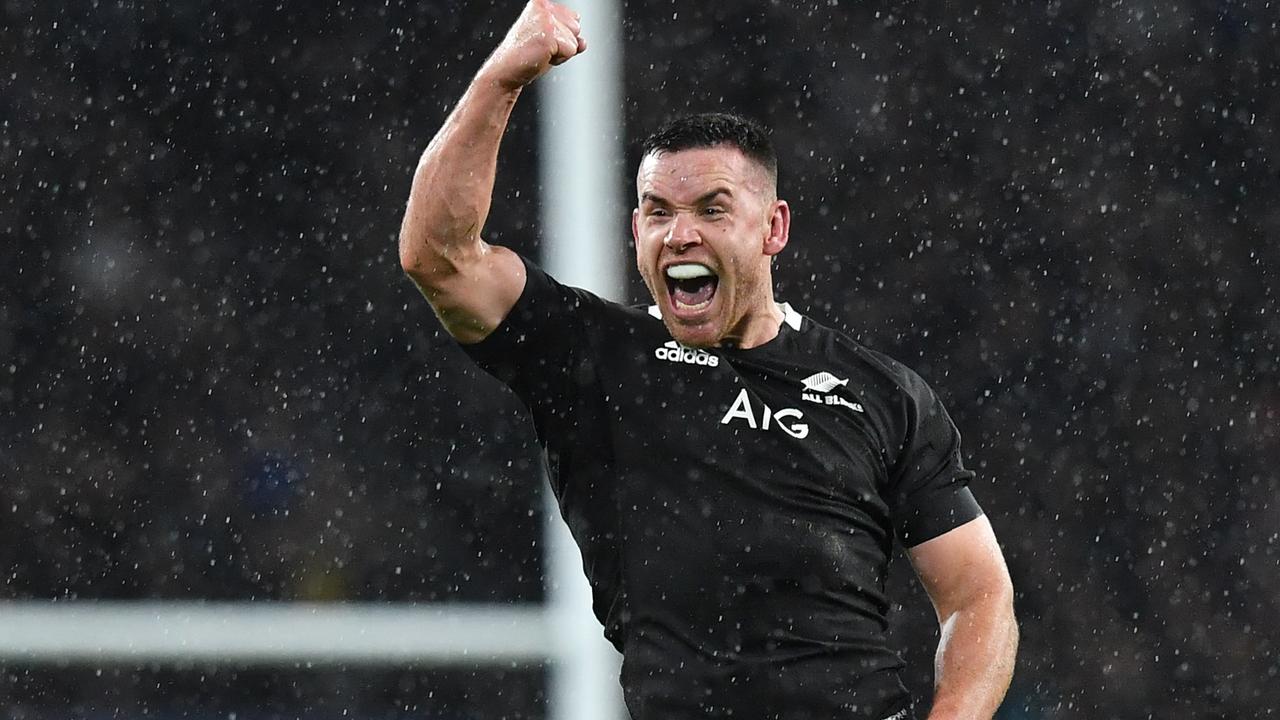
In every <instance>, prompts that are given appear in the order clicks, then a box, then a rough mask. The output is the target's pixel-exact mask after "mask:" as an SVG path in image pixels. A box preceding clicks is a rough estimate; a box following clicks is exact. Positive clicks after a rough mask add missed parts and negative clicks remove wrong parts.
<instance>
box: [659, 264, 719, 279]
mask: <svg viewBox="0 0 1280 720" xmlns="http://www.w3.org/2000/svg"><path fill="white" fill-rule="evenodd" d="M667 277H669V278H671V279H672V280H692V279H694V278H700V277H715V273H713V272H711V268H709V267H707V266H706V265H703V264H701V263H682V264H680V265H672V266H671V267H668V268H667Z"/></svg>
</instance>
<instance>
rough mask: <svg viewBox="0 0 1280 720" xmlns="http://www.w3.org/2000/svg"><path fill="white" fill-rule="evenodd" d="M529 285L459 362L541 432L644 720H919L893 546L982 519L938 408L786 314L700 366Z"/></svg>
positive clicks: (622, 314) (584, 305) (916, 389)
mask: <svg viewBox="0 0 1280 720" xmlns="http://www.w3.org/2000/svg"><path fill="white" fill-rule="evenodd" d="M526 266H527V269H528V281H527V283H526V286H525V289H524V292H523V294H522V295H521V297H520V299H519V300H518V301H517V303H516V305H515V306H514V307H513V308H512V310H511V312H510V313H509V314H508V316H507V318H506V319H505V320H504V321H503V323H502V325H501V326H500V327H499V328H498V329H496V330H495V331H494V332H493V333H492V334H491V335H490V336H489V337H487V338H486V339H485V340H483V341H482V342H480V343H477V344H473V345H464V346H463V348H464V350H465V351H466V352H467V353H468V354H469V355H470V356H471V357H472V358H473V359H474V360H475V361H476V362H477V363H478V364H479V365H480V366H481V367H482V368H484V369H485V370H487V371H488V372H490V373H491V374H493V375H494V376H495V377H497V378H498V379H500V380H502V381H503V382H504V383H506V384H507V385H508V386H509V387H510V388H511V389H512V390H513V391H514V392H515V394H516V395H517V396H518V397H519V398H520V399H521V400H522V401H523V402H524V404H525V405H526V406H527V407H528V409H529V411H530V413H531V415H532V417H533V421H534V426H535V428H536V431H537V435H538V440H539V442H540V444H541V445H542V447H543V448H544V449H545V451H546V455H547V460H548V468H549V475H550V479H551V484H552V489H553V490H554V492H555V495H556V498H557V499H558V501H559V503H560V506H561V509H562V512H563V514H564V517H565V519H566V521H567V522H568V524H569V527H570V529H571V530H572V532H573V535H574V538H575V540H576V541H577V543H578V545H579V547H580V548H581V550H582V555H583V561H584V564H585V569H586V573H587V576H588V578H589V580H590V582H591V585H592V589H593V593H594V608H595V612H596V615H597V617H598V618H599V619H600V621H601V622H602V623H603V624H604V626H605V634H606V636H607V637H608V639H609V640H610V641H611V642H612V643H613V644H614V645H615V646H616V647H617V648H618V649H619V651H621V652H622V654H623V659H624V660H623V669H622V678H621V681H622V686H623V690H624V694H625V697H626V701H627V706H628V709H629V710H630V712H631V715H632V717H633V718H634V720H658V719H662V720H673V719H682V718H707V717H716V718H729V717H733V718H751V719H753V720H765V719H776V720H783V719H788V718H814V717H828V718H871V719H873V720H884V719H885V718H889V717H893V718H894V720H900V719H901V718H906V717H908V714H907V713H909V712H910V710H909V709H908V708H909V704H910V703H909V699H908V697H907V693H906V691H905V690H904V689H903V686H902V683H901V682H900V680H899V676H898V675H899V671H900V669H901V668H902V661H901V660H900V658H899V656H898V655H897V653H896V652H894V651H893V650H892V649H891V648H889V647H888V646H887V645H886V640H885V637H884V635H885V630H886V613H887V611H888V607H889V600H888V599H887V598H886V597H885V594H884V579H885V571H886V567H887V564H888V561H889V556H890V551H891V548H892V543H893V540H894V537H895V536H896V537H897V538H898V540H899V541H900V542H902V543H903V544H904V545H905V546H907V547H910V546H912V545H916V544H919V543H921V542H924V541H926V540H928V539H930V538H933V537H936V536H938V535H940V534H942V533H944V532H946V531H948V530H951V529H952V528H955V527H957V526H959V525H962V524H964V523H965V522H968V521H969V520H972V519H974V518H975V517H977V516H979V515H980V514H981V513H982V511H981V509H980V508H979V507H978V505H977V503H976V502H975V501H974V499H973V496H972V495H971V494H970V492H969V489H968V482H969V480H970V478H971V477H972V473H970V472H969V471H967V470H965V469H964V468H963V466H962V465H961V462H960V457H959V443H960V439H959V434H958V433H957V431H956V428H955V426H954V424H953V423H952V422H951V419H950V418H949V417H948V416H947V413H946V411H945V410H944V409H943V407H942V405H941V404H940V403H939V401H938V399H937V397H936V396H935V395H934V393H933V392H932V391H931V390H930V389H929V387H928V386H927V385H926V384H925V383H924V382H923V381H922V380H921V379H920V378H919V376H917V375H916V374H915V373H913V372H912V371H910V370H908V369H907V368H905V367H903V366H902V365H901V364H899V363H897V362H895V361H893V360H891V359H889V358H887V357H885V356H884V355H881V354H879V353H876V352H873V351H871V350H868V349H866V348H864V347H863V346H861V345H859V344H858V343H856V342H854V341H853V340H851V339H849V338H848V337H846V336H845V335H843V334H841V333H839V332H837V331H834V330H831V329H828V328H826V327H823V326H821V325H818V324H816V323H814V322H812V321H811V320H809V319H808V318H804V317H801V316H800V315H798V314H797V313H795V312H794V311H793V310H791V309H790V308H789V307H787V308H786V320H785V321H784V323H783V324H782V326H781V328H780V330H779V334H778V336H777V337H776V338H774V339H773V340H771V341H769V342H768V343H766V344H764V345H762V346H759V347H755V348H750V349H745V350H742V349H723V348H714V349H707V350H695V349H691V348H686V347H682V346H680V345H679V344H677V343H676V342H675V341H673V340H672V339H671V336H670V335H669V333H668V332H667V330H666V327H665V326H664V325H663V324H662V321H661V320H660V319H659V318H658V317H657V316H656V311H655V310H649V311H646V310H645V309H644V308H628V307H625V306H621V305H617V304H614V303H610V302H607V301H605V300H602V299H601V298H599V297H597V296H595V295H592V294H591V293H588V292H586V291H583V290H579V289H576V288H570V287H567V286H564V285H562V284H560V283H558V282H556V281H555V280H554V279H552V278H551V277H550V276H548V275H547V274H546V273H544V272H543V271H542V270H540V269H539V268H537V267H536V266H535V265H533V264H532V263H530V262H528V261H526Z"/></svg>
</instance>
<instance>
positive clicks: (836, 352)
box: [802, 315, 925, 394]
mask: <svg viewBox="0 0 1280 720" xmlns="http://www.w3.org/2000/svg"><path fill="white" fill-rule="evenodd" d="M804 322H805V332H804V333H802V336H803V337H805V341H806V345H807V346H808V347H809V349H811V350H814V351H816V352H818V353H820V354H821V355H822V356H823V357H824V359H825V360H828V361H833V362H835V363H837V364H838V365H839V366H840V367H841V368H842V369H844V370H846V371H849V372H854V373H857V374H858V375H859V376H861V377H862V379H863V382H864V383H865V382H872V383H873V384H875V385H877V386H880V388H881V389H882V390H883V391H885V392H895V391H897V392H905V393H909V394H914V393H915V392H918V390H919V388H920V387H921V386H924V384H925V383H924V381H923V380H922V379H921V377H920V375H919V374H918V373H917V372H916V371H915V370H913V369H912V368H911V367H909V366H907V365H906V364H905V363H903V362H901V361H899V360H898V359H896V358H894V357H893V356H891V355H889V354H888V353H885V352H883V351H881V350H878V349H875V348H873V347H870V346H869V345H867V344H865V343H863V342H861V341H859V340H858V339H855V338H854V336H853V335H852V334H851V333H850V332H849V331H847V330H841V329H837V328H835V327H832V326H830V325H826V324H823V323H821V322H819V321H817V320H815V319H813V317H812V316H807V315H806V316H805V318H804Z"/></svg>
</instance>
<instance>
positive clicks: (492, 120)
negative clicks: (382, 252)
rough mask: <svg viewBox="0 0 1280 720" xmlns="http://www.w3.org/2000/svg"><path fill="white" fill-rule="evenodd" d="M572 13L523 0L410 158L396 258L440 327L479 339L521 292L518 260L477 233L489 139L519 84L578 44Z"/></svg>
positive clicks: (491, 159)
mask: <svg viewBox="0 0 1280 720" xmlns="http://www.w3.org/2000/svg"><path fill="white" fill-rule="evenodd" d="M580 32H581V28H580V26H579V24H578V16H577V14H576V13H573V12H572V11H570V10H568V9H567V8H565V7H563V6H561V5H557V4H555V3H553V2H550V0H531V1H530V2H529V3H528V4H527V5H526V6H525V8H524V11H523V12H522V13H521V14H520V17H519V18H518V19H517V20H516V22H515V24H514V25H512V26H511V29H510V30H509V31H508V32H507V36H506V38H504V39H503V41H502V43H501V44H499V45H498V47H497V49H496V50H494V51H493V54H492V55H490V56H489V59H488V60H486V61H485V64H484V66H483V67H481V68H480V72H478V73H477V74H476V76H475V78H474V79H472V81H471V85H470V86H469V87H468V88H467V91H466V92H465V93H464V94H463V96H462V99H461V100H459V101H458V105H457V107H455V108H454V109H453V112H452V113H450V114H449V118H448V119H447V120H445V123H444V126H443V127H441V128H440V131H439V132H437V133H436V136H435V138H433V139H432V140H431V143H430V144H429V145H428V146H427V149H426V151H425V152H423V154H422V159H421V160H420V161H419V162H418V169H417V171H416V172H415V173H414V175H413V189H412V190H411V191H410V194H409V205H408V207H407V208H406V209H405V214H404V221H403V222H402V224H401V226H400V265H401V267H403V268H404V271H405V272H406V273H408V275H409V277H410V278H412V279H413V282H414V283H415V284H416V285H417V286H418V289H419V290H421V291H422V294H423V295H424V296H425V297H426V298H427V301H428V302H430V303H431V307H432V308H433V309H434V310H435V312H436V315H437V316H439V318H440V321H441V323H443V324H444V327H445V329H446V330H448V331H449V333H450V334H452V335H453V336H454V337H455V338H457V339H458V340H459V341H461V342H464V343H470V342H479V341H480V340H483V339H484V338H485V336H487V335H488V334H489V333H490V332H492V331H493V330H494V328H496V327H497V326H498V324H499V323H501V322H502V320H503V318H505V317H506V316H507V312H508V311H510V310H511V307H512V305H514V304H515V302H516V300H517V299H518V298H519V297H520V293H521V292H522V291H523V290H524V283H525V274H524V265H523V264H522V263H521V262H520V259H519V258H518V257H516V255H515V253H513V252H511V251H510V250H508V249H506V248H503V247H498V246H494V245H489V244H488V243H486V242H485V241H484V240H482V239H481V237H480V231H481V229H482V228H483V227H484V221H485V218H487V217H488V215H489V205H490V202H491V201H492V195H493V181H494V175H495V173H496V172H497V164H498V146H499V145H500V144H501V142H502V136H503V134H504V133H505V132H506V129H507V121H508V119H509V118H510V116H511V109H512V108H513V107H514V106H515V103H516V100H517V99H518V98H519V97H520V92H521V91H522V90H523V89H524V88H525V86H527V85H528V84H529V83H531V82H533V81H534V80H536V79H537V78H538V77H540V76H541V75H542V74H543V73H545V72H547V70H548V69H549V68H550V67H551V66H552V65H559V64H560V63H563V62H565V61H566V60H568V59H569V58H571V57H573V56H574V55H577V54H579V53H581V52H583V51H584V50H586V47H587V45H586V41H585V40H583V39H582V36H581V35H580Z"/></svg>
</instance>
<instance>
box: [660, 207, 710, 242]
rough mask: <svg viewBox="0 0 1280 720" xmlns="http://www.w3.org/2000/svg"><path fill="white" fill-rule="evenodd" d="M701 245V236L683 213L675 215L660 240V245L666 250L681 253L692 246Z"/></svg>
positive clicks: (691, 221)
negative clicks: (664, 235)
mask: <svg viewBox="0 0 1280 720" xmlns="http://www.w3.org/2000/svg"><path fill="white" fill-rule="evenodd" d="M701 243H702V236H701V235H699V234H698V230H697V228H696V227H694V222H693V220H692V219H691V218H689V217H688V216H687V215H686V214H684V213H676V216H675V218H674V219H672V221H671V227H670V228H669V229H668V230H667V234H666V237H664V238H662V244H663V245H665V246H667V249H668V250H674V251H676V252H683V251H685V250H687V249H689V248H690V247H693V246H694V245H699V244H701Z"/></svg>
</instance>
